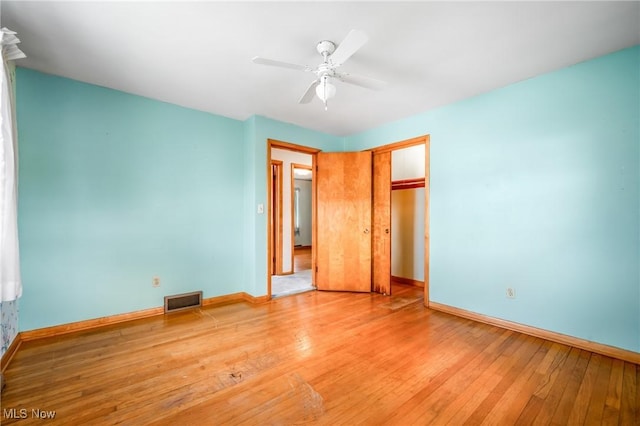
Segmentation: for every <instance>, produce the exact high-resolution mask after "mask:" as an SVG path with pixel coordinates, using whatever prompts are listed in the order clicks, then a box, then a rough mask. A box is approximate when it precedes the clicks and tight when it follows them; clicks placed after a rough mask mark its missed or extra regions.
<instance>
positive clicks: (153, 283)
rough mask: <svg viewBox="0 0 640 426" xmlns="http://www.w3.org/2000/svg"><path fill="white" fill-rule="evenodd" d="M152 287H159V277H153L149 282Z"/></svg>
mask: <svg viewBox="0 0 640 426" xmlns="http://www.w3.org/2000/svg"><path fill="white" fill-rule="evenodd" d="M151 286H152V287H160V277H153V279H152V280H151Z"/></svg>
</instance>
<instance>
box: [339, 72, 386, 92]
mask: <svg viewBox="0 0 640 426" xmlns="http://www.w3.org/2000/svg"><path fill="white" fill-rule="evenodd" d="M335 77H336V78H337V79H338V80H340V81H342V82H344V83H348V84H354V85H356V86H360V87H365V88H367V89H373V90H381V89H384V88H385V87H386V86H387V83H386V82H385V81H382V80H376V79H375V78H371V77H365V76H363V75H357V74H349V73H339V74H338V73H336V74H335Z"/></svg>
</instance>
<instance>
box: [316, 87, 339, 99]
mask: <svg viewBox="0 0 640 426" xmlns="http://www.w3.org/2000/svg"><path fill="white" fill-rule="evenodd" d="M316 95H318V97H319V98H320V100H321V101H322V102H325V101H326V100H327V99H331V98H333V97H334V96H335V95H336V86H334V85H333V84H331V83H321V84H318V85H317V86H316Z"/></svg>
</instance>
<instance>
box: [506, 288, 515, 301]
mask: <svg viewBox="0 0 640 426" xmlns="http://www.w3.org/2000/svg"><path fill="white" fill-rule="evenodd" d="M507 298H509V299H515V298H516V291H515V290H514V289H513V288H511V287H508V288H507Z"/></svg>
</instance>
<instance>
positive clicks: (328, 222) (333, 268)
mask: <svg viewBox="0 0 640 426" xmlns="http://www.w3.org/2000/svg"><path fill="white" fill-rule="evenodd" d="M316 165H317V168H316V176H315V177H316V197H317V210H316V215H317V244H316V247H317V252H316V268H317V269H316V287H317V289H318V290H331V291H355V292H370V291H371V171H372V168H371V152H369V151H365V152H340V153H322V152H320V153H318V154H317V157H316Z"/></svg>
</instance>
